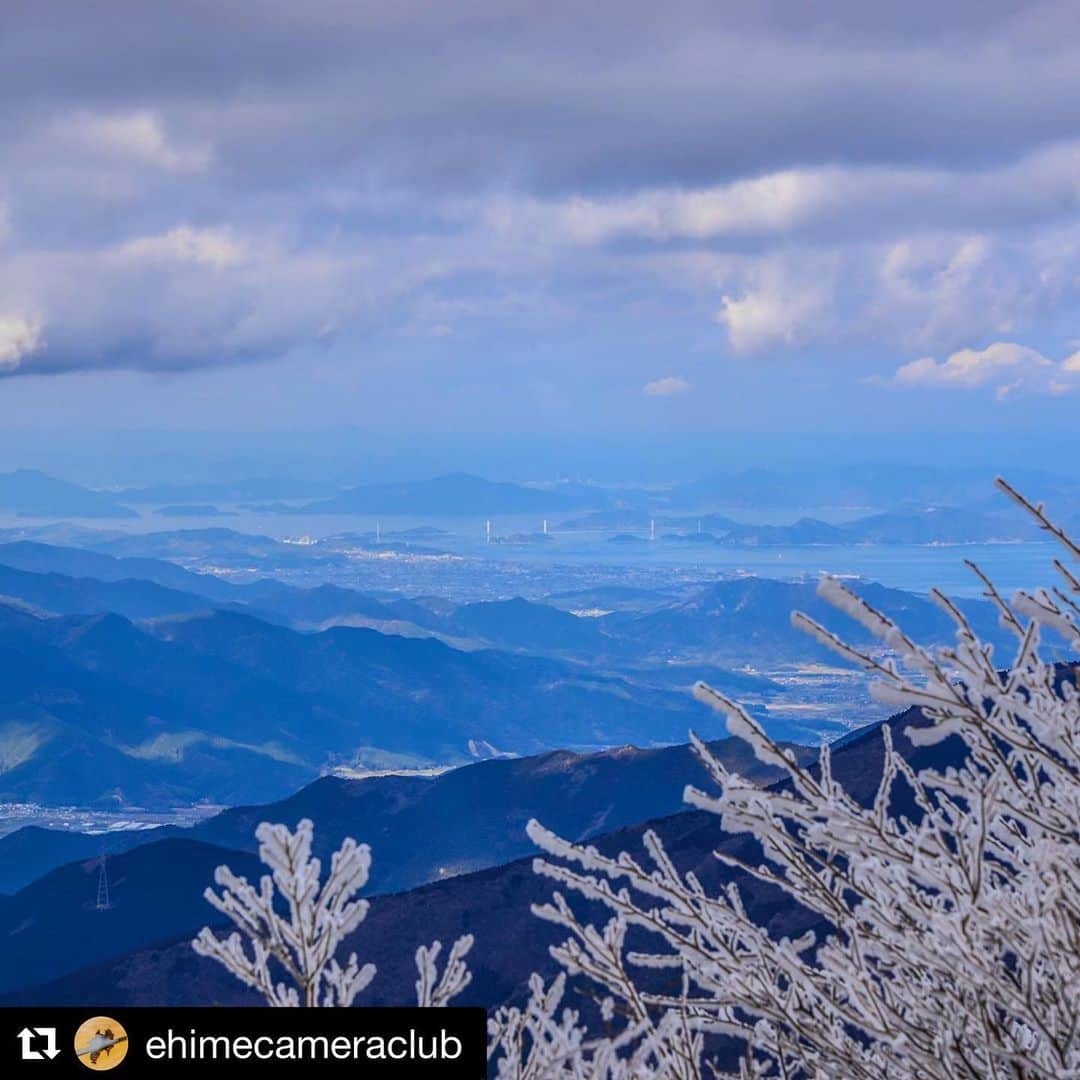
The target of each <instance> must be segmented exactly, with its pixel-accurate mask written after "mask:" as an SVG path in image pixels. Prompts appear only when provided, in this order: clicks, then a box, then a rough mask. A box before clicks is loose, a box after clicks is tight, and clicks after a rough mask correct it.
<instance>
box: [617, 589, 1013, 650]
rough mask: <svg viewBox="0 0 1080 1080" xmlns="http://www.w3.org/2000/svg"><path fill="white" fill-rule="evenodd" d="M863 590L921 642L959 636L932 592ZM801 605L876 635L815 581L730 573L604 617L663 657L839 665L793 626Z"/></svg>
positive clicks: (982, 623)
mask: <svg viewBox="0 0 1080 1080" xmlns="http://www.w3.org/2000/svg"><path fill="white" fill-rule="evenodd" d="M857 591H858V593H859V595H860V596H862V597H863V598H864V599H865V600H867V601H868V602H869V603H871V604H873V605H874V606H876V607H878V608H879V609H880V610H881V611H883V612H884V613H885V614H886V615H889V616H890V617H891V618H893V619H895V620H897V621H898V622H899V623H901V625H903V627H904V629H905V630H906V632H907V633H909V634H910V635H912V636H913V637H915V638H916V639H918V640H923V641H928V642H940V641H948V640H951V638H952V636H953V624H952V622H951V620H950V619H949V618H948V617H947V616H946V615H945V613H944V612H943V611H942V610H941V609H940V608H939V607H938V606H937V604H935V603H934V602H933V601H931V600H930V599H929V598H927V597H923V596H919V595H917V594H915V593H909V592H904V591H902V590H900V589H889V588H886V587H885V586H883V585H877V584H874V583H872V582H859V583H858V587H857ZM958 606H959V607H960V608H961V610H963V611H964V612H965V613H967V614H968V615H969V617H970V618H971V620H972V623H973V625H974V626H975V627H976V630H977V632H978V633H979V634H980V636H981V637H982V638H983V640H985V641H990V642H996V643H999V644H1002V645H1005V644H1006V643H1011V642H1012V641H1013V640H1014V639H1012V638H1011V637H1010V635H1008V634H1007V633H1006V632H1005V631H1004V630H1002V628H1001V627H1000V626H999V625H998V622H997V616H996V613H995V611H994V609H993V608H992V606H991V605H990V604H988V603H987V602H985V601H982V600H961V601H959V602H958ZM795 610H798V611H803V612H805V613H806V614H808V615H810V616H811V617H813V618H815V619H817V620H818V621H820V622H823V623H825V624H826V625H830V626H833V627H835V628H837V629H838V630H839V631H840V632H841V634H842V635H843V636H845V637H847V638H848V639H849V640H851V641H853V642H855V643H860V642H869V641H870V640H871V638H870V636H869V635H868V633H867V632H866V631H865V630H864V629H863V628H862V627H861V626H860V625H859V624H858V623H855V622H854V620H851V619H849V618H848V617H847V616H845V615H843V614H841V613H840V612H838V611H836V609H835V608H833V607H832V606H831V605H830V604H828V603H827V602H826V601H824V600H822V599H821V598H820V597H819V596H818V595H817V584H816V582H809V581H806V582H799V581H776V580H773V579H771V578H757V577H739V578H727V579H724V580H721V581H717V582H715V583H714V584H712V585H709V586H707V587H706V588H704V589H701V590H700V591H699V592H696V593H694V594H693V595H691V596H690V597H689V598H686V599H681V600H678V601H675V602H674V603H671V604H668V605H665V606H663V607H659V608H654V609H652V610H649V611H646V612H616V613H614V614H612V615H608V616H606V617H605V618H604V619H603V620H601V621H602V622H603V623H604V625H605V629H606V632H607V633H609V634H610V635H612V636H613V637H615V638H621V639H629V640H633V641H638V642H643V641H649V642H651V643H652V646H653V649H654V653H655V654H657V655H660V656H663V655H669V656H673V657H682V658H686V657H690V656H701V657H708V658H710V659H711V660H712V661H713V662H715V663H720V664H735V665H739V664H745V663H754V664H758V665H763V666H767V667H768V668H775V667H778V666H783V665H785V664H792V663H799V662H806V661H809V660H829V661H830V662H835V656H834V654H832V653H831V652H830V651H829V650H827V649H825V648H824V646H819V645H818V644H817V643H816V642H814V641H812V640H811V639H810V638H809V637H807V635H806V634H804V633H803V632H802V631H800V630H797V629H796V628H795V627H794V626H792V625H791V617H790V615H791V612H792V611H795Z"/></svg>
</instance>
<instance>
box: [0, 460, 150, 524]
mask: <svg viewBox="0 0 1080 1080" xmlns="http://www.w3.org/2000/svg"><path fill="white" fill-rule="evenodd" d="M0 512H2V513H8V514H17V515H19V516H21V517H46V518H49V517H51V518H69V517H74V518H133V517H138V515H137V514H136V513H135V511H134V510H131V509H129V508H128V507H126V506H123V505H122V504H121V503H120V501H119V500H118V499H117V498H116V497H115V496H113V495H110V494H108V493H106V492H101V491H91V490H90V489H89V488H85V487H80V486H79V485H78V484H71V483H69V482H68V481H66V480H58V479H57V478H56V477H55V476H49V475H47V474H46V473H42V472H37V471H36V470H34V469H19V470H17V471H16V472H10V473H0Z"/></svg>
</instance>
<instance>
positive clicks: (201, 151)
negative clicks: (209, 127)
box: [55, 109, 212, 173]
mask: <svg viewBox="0 0 1080 1080" xmlns="http://www.w3.org/2000/svg"><path fill="white" fill-rule="evenodd" d="M55 137H56V138H57V139H58V141H60V142H68V143H70V144H71V145H72V147H73V148H74V149H76V150H79V151H81V152H82V153H83V154H86V155H89V156H94V157H114V158H120V159H127V160H128V161H130V162H132V163H133V164H140V165H148V166H150V167H152V168H155V169H160V170H161V171H163V172H176V173H185V172H202V171H203V170H205V169H206V168H207V166H208V165H209V164H210V161H211V158H212V155H211V152H210V149H209V148H208V147H207V146H203V145H186V146H181V145H179V144H177V143H176V142H174V141H172V140H170V139H168V138H167V137H166V134H165V129H164V126H163V125H162V122H161V118H160V117H159V116H158V115H157V114H156V113H153V112H151V111H149V110H146V109H138V110H135V111H131V112H118V113H78V114H76V115H75V116H72V117H68V118H66V119H64V120H62V121H60V122H59V123H58V125H57V128H56V130H55Z"/></svg>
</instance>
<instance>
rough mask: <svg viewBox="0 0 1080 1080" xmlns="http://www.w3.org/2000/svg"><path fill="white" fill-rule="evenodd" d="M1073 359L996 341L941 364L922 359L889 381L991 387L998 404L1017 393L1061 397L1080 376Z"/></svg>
mask: <svg viewBox="0 0 1080 1080" xmlns="http://www.w3.org/2000/svg"><path fill="white" fill-rule="evenodd" d="M1076 359H1077V358H1076V357H1075V356H1072V357H1070V358H1069V359H1067V360H1065V361H1064V362H1063V363H1061V364H1056V363H1054V361H1052V360H1049V359H1047V357H1045V356H1043V355H1042V353H1040V352H1038V351H1037V350H1035V349H1030V348H1028V347H1027V346H1026V345H1017V344H1015V343H1013V342H1008V341H998V342H994V344H992V345H988V346H987V347H986V348H985V349H960V350H958V351H957V352H954V353H953V354H952V355H951V356H949V357H948V358H947V359H945V360H944V361H941V362H938V361H937V360H935V359H934V358H933V357H930V356H924V357H922V358H921V359H919V360H912V361H911V362H910V363H907V364H904V365H903V366H902V367H900V368H899V369H898V370H897V371H896V373H895V375H893V378H892V384H893V385H894V386H899V387H916V388H926V387H946V388H952V389H958V390H974V389H978V388H981V387H992V388H993V389H994V392H995V396H996V397H997V399H998V400H999V401H1001V400H1004V399H1005V398H1006V397H1008V396H1010V395H1012V394H1015V393H1017V392H1020V391H1027V392H1031V393H1043V394H1052V395H1055V396H1056V395H1060V394H1064V393H1068V392H1069V391H1071V390H1072V389H1073V387H1074V383H1073V382H1071V381H1069V378H1068V377H1069V376H1070V375H1072V374H1075V373H1080V363H1074V361H1076Z"/></svg>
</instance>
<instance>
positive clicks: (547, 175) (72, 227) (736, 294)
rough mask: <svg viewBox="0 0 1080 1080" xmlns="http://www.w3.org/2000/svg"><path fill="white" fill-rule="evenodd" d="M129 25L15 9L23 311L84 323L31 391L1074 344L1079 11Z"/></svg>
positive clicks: (38, 364) (384, 13) (603, 8)
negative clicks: (371, 350) (383, 350)
mask: <svg viewBox="0 0 1080 1080" xmlns="http://www.w3.org/2000/svg"><path fill="white" fill-rule="evenodd" d="M627 3H629V9H628V6H627ZM123 7H124V18H123V19H121V20H119V22H118V23H117V27H118V29H117V32H116V33H114V34H109V35H102V34H101V33H100V32H99V31H100V27H99V26H98V25H97V23H98V21H99V20H98V19H97V16H96V15H95V13H94V12H93V10H92V6H90V5H86V4H85V3H82V2H79V0H54V2H53V3H50V4H49V5H40V4H37V5H34V4H24V5H14V7H13V8H12V11H11V12H10V15H9V16H8V17H6V18H5V27H4V30H5V32H4V34H3V36H2V38H0V61H2V62H3V65H4V71H5V75H6V92H5V94H4V96H3V101H0V120H2V121H3V123H4V131H5V145H4V151H5V152H4V156H3V161H2V162H0V204H2V205H3V206H5V207H7V208H8V211H9V212H8V214H7V221H6V225H4V224H3V223H2V222H0V296H3V297H4V310H11V311H13V312H35V313H38V314H39V316H40V319H41V320H42V325H47V327H48V340H47V341H46V340H45V339H44V338H43V337H41V336H40V335H39V336H36V337H34V338H33V343H32V347H30V346H27V345H26V344H21V345H19V346H18V357H17V359H8V360H6V361H4V365H5V369H6V370H9V371H10V370H17V371H18V372H20V373H26V372H41V373H44V372H55V371H67V370H81V369H85V368H107V367H118V368H119V367H138V368H145V369H148V370H156V369H159V368H165V369H168V370H179V369H182V368H185V367H193V368H194V367H204V366H213V365H225V364H231V363H238V362H250V361H255V360H258V359H261V358H271V357H276V356H281V355H283V354H286V353H290V352H301V351H303V350H304V349H306V348H312V347H316V348H318V347H321V346H322V345H323V344H325V343H326V342H328V341H330V340H335V341H339V342H344V343H347V344H349V345H353V346H357V348H358V349H359V348H360V347H361V346H362V343H363V342H365V341H366V340H367V339H368V337H369V336H370V335H372V334H377V333H385V334H389V335H406V336H408V335H410V334H411V335H412V338H414V339H415V338H418V337H420V336H426V337H430V336H431V327H433V326H435V327H438V326H442V325H446V326H452V327H453V331H454V333H453V337H452V338H451V339H447V340H446V341H445V342H443V344H444V346H445V349H444V353H445V355H444V357H443V360H442V361H441V362H458V363H461V364H462V365H468V364H479V363H481V360H479V359H478V357H481V356H484V355H493V354H494V353H495V352H497V351H499V350H498V349H496V348H477V347H476V346H477V345H478V344H481V343H482V344H487V343H495V342H500V341H501V340H503V338H504V337H505V335H507V334H512V333H513V332H514V331H515V330H517V331H522V329H523V328H526V329H527V330H530V331H531V330H535V328H536V327H540V328H541V329H543V330H546V331H547V332H553V330H554V329H560V330H561V329H563V328H565V327H568V326H570V325H575V326H576V329H578V330H579V331H581V332H582V333H583V334H588V335H591V336H594V337H598V338H601V337H603V338H612V339H614V338H615V337H617V336H619V335H621V334H623V335H625V334H629V335H633V334H634V333H635V331H636V330H637V328H638V327H639V326H640V325H641V324H643V323H645V322H646V321H647V322H648V324H649V325H650V326H652V327H654V328H655V329H656V331H657V332H658V333H661V334H663V335H664V336H665V337H668V338H671V337H673V336H676V335H678V334H694V335H698V336H699V337H700V338H704V339H706V340H707V341H711V339H710V335H712V336H713V337H715V338H716V339H717V340H722V341H723V342H724V343H725V344H726V347H728V348H730V350H731V351H732V352H736V353H739V354H745V355H748V356H749V355H762V356H769V355H772V354H774V353H779V352H781V351H784V350H793V351H802V352H808V353H809V352H812V351H813V350H814V349H815V348H819V347H828V348H832V347H834V346H838V347H841V348H845V347H855V346H859V347H864V346H866V345H867V344H871V343H872V344H873V345H874V346H875V348H876V349H879V350H883V351H890V352H894V353H895V354H896V355H904V356H918V355H921V354H927V355H935V356H938V355H948V354H949V353H951V352H954V351H956V350H957V349H960V348H961V347H962V346H963V345H965V344H966V343H967V342H970V341H972V340H988V339H992V338H1000V339H1002V340H1011V339H1014V338H1017V337H1021V338H1024V339H1026V340H1040V341H1042V340H1053V339H1055V338H1060V337H1063V336H1064V335H1065V334H1066V333H1068V332H1073V331H1071V330H1070V329H1069V328H1070V327H1071V326H1073V325H1074V324H1075V313H1076V310H1077V305H1078V292H1080V225H1078V223H1077V213H1078V205H1080V203H1078V200H1080V183H1078V180H1077V177H1078V176H1080V168H1078V155H1080V141H1078V140H1077V135H1076V130H1075V116H1074V108H1073V106H1072V102H1074V101H1076V100H1078V99H1080V66H1078V65H1076V63H1075V55H1074V53H1075V49H1074V47H1073V46H1072V42H1074V41H1075V40H1076V35H1077V32H1080V15H1078V14H1077V11H1076V7H1075V5H1073V4H1069V3H1066V2H1065V0H1048V2H1047V3H1044V4H1039V5H1037V6H1031V5H1024V4H1016V3H1014V2H1013V0H984V2H982V3H978V4H976V3H974V2H972V0H965V2H961V3H955V4H949V5H941V4H931V3H929V2H928V0H925V2H913V3H909V4H904V5H899V6H898V5H892V6H890V7H889V10H887V11H886V10H885V9H884V8H883V7H882V6H881V5H873V4H856V3H853V2H852V0H822V2H821V3H820V4H815V5H813V6H812V7H808V6H807V5H805V4H799V3H796V2H794V0H791V2H789V0H780V2H778V3H775V4H772V3H771V4H766V5H747V4H744V3H737V2H735V0H718V2H717V3H714V4H702V3H700V2H698V0H674V2H672V3H669V4H665V5H664V7H663V9H662V10H659V9H657V8H656V6H655V5H646V4H645V3H644V0H621V2H619V3H616V2H615V0H597V3H595V4H593V5H589V6H588V7H587V8H580V9H576V10H575V12H574V16H573V17H572V18H569V19H567V18H565V17H562V16H561V15H560V13H558V12H557V11H555V10H552V11H551V12H550V14H544V15H541V16H539V17H537V15H536V12H535V10H534V5H529V4H528V3H527V2H526V0H508V3H507V2H499V3H496V0H468V2H467V3H464V4H454V5H441V6H438V7H437V8H432V7H431V5H422V4H419V3H416V2H415V0H404V2H396V3H391V2H390V0H373V2H372V3H367V4H363V5H355V4H341V3H339V2H338V0H311V3H310V4H309V5H307V7H306V8H305V12H306V13H307V14H306V15H305V18H303V19H298V18H297V17H296V15H295V10H294V5H291V4H289V3H287V2H285V0H252V2H251V3H250V4H248V5H245V7H244V10H243V13H242V14H239V15H238V14H237V13H236V12H232V11H226V10H225V9H224V7H223V6H222V5H212V4H191V5H187V4H179V5H173V6H162V5H153V4H140V3H134V2H133V3H125V4H124V5H123ZM46 8H47V9H48V10H46ZM6 14H7V13H6ZM522 15H528V17H529V25H530V33H529V34H527V35H522V34H521V33H520V32H519V26H520V22H519V19H518V18H517V17H515V16H522ZM87 40H93V41H94V42H95V48H94V49H92V50H88V49H87V48H86V46H85V43H86V41H87ZM436 51H437V54H438V55H439V57H440V63H438V64H433V65H420V66H419V67H418V66H417V64H416V63H415V58H416V57H417V56H424V55H430V54H432V53H433V52H436ZM57 72H62V73H63V77H62V78H58V77H57ZM763 72H767V73H768V77H764V75H763ZM433 313H434V314H435V317H434V318H433V317H432V315H433ZM639 320H640V321H639ZM436 332H437V331H436ZM1036 332H1037V333H1038V335H1039V336H1038V338H1036V337H1034V336H1032V337H1026V338H1025V335H1028V334H1032V335H1034V334H1035V333H1036ZM12 340H14V338H12ZM19 340H20V341H22V342H26V341H29V340H30V339H29V338H27V337H26V334H25V333H23V334H22V336H21V337H20V338H19ZM4 348H5V349H6V350H7V351H6V353H5V355H10V356H14V355H15V351H16V349H15V346H14V345H7V346H4ZM616 351H617V350H616ZM489 362H491V363H494V361H489ZM638 377H639V378H641V380H642V381H643V380H644V379H645V378H646V377H647V373H639V376H638Z"/></svg>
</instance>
